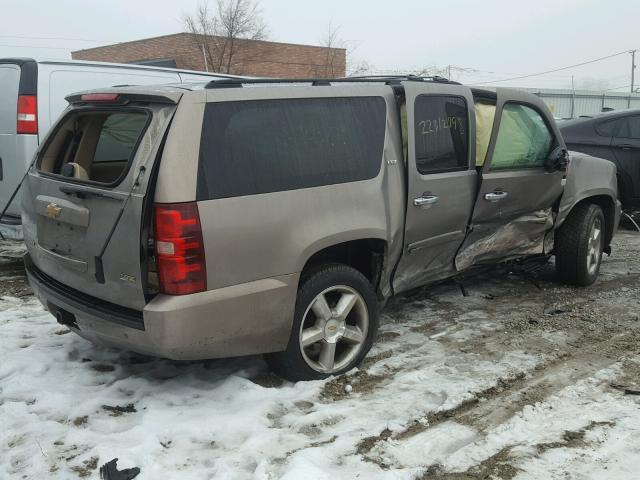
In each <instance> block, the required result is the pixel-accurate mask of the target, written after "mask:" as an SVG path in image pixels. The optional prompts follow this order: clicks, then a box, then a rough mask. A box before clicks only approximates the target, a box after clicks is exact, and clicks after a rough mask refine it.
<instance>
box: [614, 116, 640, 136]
mask: <svg viewBox="0 0 640 480" xmlns="http://www.w3.org/2000/svg"><path fill="white" fill-rule="evenodd" d="M616 137H625V138H634V139H638V140H640V116H634V117H627V118H626V125H625V128H624V129H622V130H620V132H618V134H617V135H616Z"/></svg>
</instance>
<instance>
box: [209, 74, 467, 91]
mask: <svg viewBox="0 0 640 480" xmlns="http://www.w3.org/2000/svg"><path fill="white" fill-rule="evenodd" d="M403 81H405V82H406V81H410V82H435V83H450V84H453V85H460V83H458V82H453V81H451V80H448V79H446V78H444V77H440V76H438V75H435V76H431V77H421V76H417V75H364V76H357V77H340V78H224V79H221V80H212V81H210V82H209V83H207V84H206V85H205V88H238V87H242V86H243V85H256V84H274V83H275V84H282V83H310V84H311V85H312V86H314V87H318V86H323V87H328V86H331V84H333V83H378V82H379V83H384V84H386V85H394V84H396V85H397V84H399V83H400V82H403Z"/></svg>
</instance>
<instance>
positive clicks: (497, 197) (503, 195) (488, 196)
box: [484, 192, 509, 202]
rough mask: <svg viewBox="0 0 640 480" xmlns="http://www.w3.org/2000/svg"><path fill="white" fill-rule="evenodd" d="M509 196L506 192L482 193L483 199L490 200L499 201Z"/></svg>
mask: <svg viewBox="0 0 640 480" xmlns="http://www.w3.org/2000/svg"><path fill="white" fill-rule="evenodd" d="M508 196H509V194H508V193H507V192H490V193H485V194H484V199H485V200H488V201H490V202H499V201H500V200H502V199H505V198H507V197H508Z"/></svg>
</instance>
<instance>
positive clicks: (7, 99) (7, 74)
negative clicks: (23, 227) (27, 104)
mask: <svg viewBox="0 0 640 480" xmlns="http://www.w3.org/2000/svg"><path fill="white" fill-rule="evenodd" d="M19 85H20V66H18V65H15V64H11V63H0V211H2V209H3V208H4V206H5V204H6V202H7V201H8V200H9V197H10V196H11V193H13V190H14V188H15V187H16V185H17V184H18V182H19V178H20V177H21V176H22V175H24V170H25V168H26V167H25V166H23V165H22V164H21V163H20V164H18V162H17V161H16V119H17V109H18V87H19ZM16 203H17V202H16ZM14 207H15V205H14ZM15 211H16V209H15V208H13V209H12V210H11V212H10V213H15Z"/></svg>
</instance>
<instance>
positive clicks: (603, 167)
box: [555, 152, 620, 231]
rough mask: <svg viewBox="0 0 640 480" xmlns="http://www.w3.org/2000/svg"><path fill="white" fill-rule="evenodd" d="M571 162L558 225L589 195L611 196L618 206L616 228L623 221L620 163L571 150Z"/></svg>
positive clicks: (615, 220) (559, 209) (557, 219)
mask: <svg viewBox="0 0 640 480" xmlns="http://www.w3.org/2000/svg"><path fill="white" fill-rule="evenodd" d="M569 155H570V163H569V169H568V172H567V178H566V185H565V187H564V193H563V194H562V198H561V199H560V205H559V207H558V216H557V218H556V224H555V228H558V227H560V226H561V225H562V224H563V223H564V221H565V220H566V218H567V216H568V215H569V213H570V212H571V210H572V209H573V207H574V206H575V205H577V204H578V203H580V202H581V201H582V200H584V199H585V198H589V197H594V196H602V195H604V196H607V197H609V198H611V200H612V201H613V203H614V205H615V206H616V208H615V211H616V213H615V219H614V231H615V229H617V227H618V222H619V220H620V203H619V202H618V185H617V179H616V166H615V165H614V164H613V162H610V161H608V160H604V159H602V158H596V157H592V156H590V155H586V154H584V153H579V152H569Z"/></svg>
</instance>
